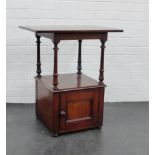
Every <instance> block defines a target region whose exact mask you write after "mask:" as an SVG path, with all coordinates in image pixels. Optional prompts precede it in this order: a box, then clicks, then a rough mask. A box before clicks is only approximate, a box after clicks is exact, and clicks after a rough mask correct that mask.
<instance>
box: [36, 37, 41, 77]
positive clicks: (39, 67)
mask: <svg viewBox="0 0 155 155" xmlns="http://www.w3.org/2000/svg"><path fill="white" fill-rule="evenodd" d="M36 38H37V41H36V43H37V64H36V65H37V70H36V72H37V76H38V77H40V76H41V75H40V74H41V62H40V43H41V41H40V36H38V35H36Z"/></svg>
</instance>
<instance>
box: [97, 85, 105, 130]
mask: <svg viewBox="0 0 155 155" xmlns="http://www.w3.org/2000/svg"><path fill="white" fill-rule="evenodd" d="M104 91H105V88H99V109H98V111H99V117H98V125H99V127H101V126H102V125H103V116H104Z"/></svg>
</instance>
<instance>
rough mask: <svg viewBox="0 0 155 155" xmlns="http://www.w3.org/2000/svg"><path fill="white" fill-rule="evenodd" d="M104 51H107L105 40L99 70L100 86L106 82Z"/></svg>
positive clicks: (102, 42) (102, 43)
mask: <svg viewBox="0 0 155 155" xmlns="http://www.w3.org/2000/svg"><path fill="white" fill-rule="evenodd" d="M104 49H105V40H101V58H100V70H99V82H98V84H99V85H102V84H103V80H104Z"/></svg>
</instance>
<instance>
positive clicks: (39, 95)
mask: <svg viewBox="0 0 155 155" xmlns="http://www.w3.org/2000/svg"><path fill="white" fill-rule="evenodd" d="M51 108H52V93H51V92H49V90H48V89H47V88H46V87H45V86H44V84H43V83H42V82H41V81H40V80H39V79H36V114H37V117H38V118H39V119H40V120H41V121H42V122H43V123H44V125H45V126H47V127H48V128H49V129H50V130H52V123H51V122H52V109H51Z"/></svg>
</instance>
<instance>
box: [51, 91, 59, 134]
mask: <svg viewBox="0 0 155 155" xmlns="http://www.w3.org/2000/svg"><path fill="white" fill-rule="evenodd" d="M59 97H60V94H59V93H54V94H53V104H52V118H53V119H52V129H53V133H54V134H58V132H59V128H60V126H59V115H60V113H59V112H60V105H59V102H60V98H59Z"/></svg>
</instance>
